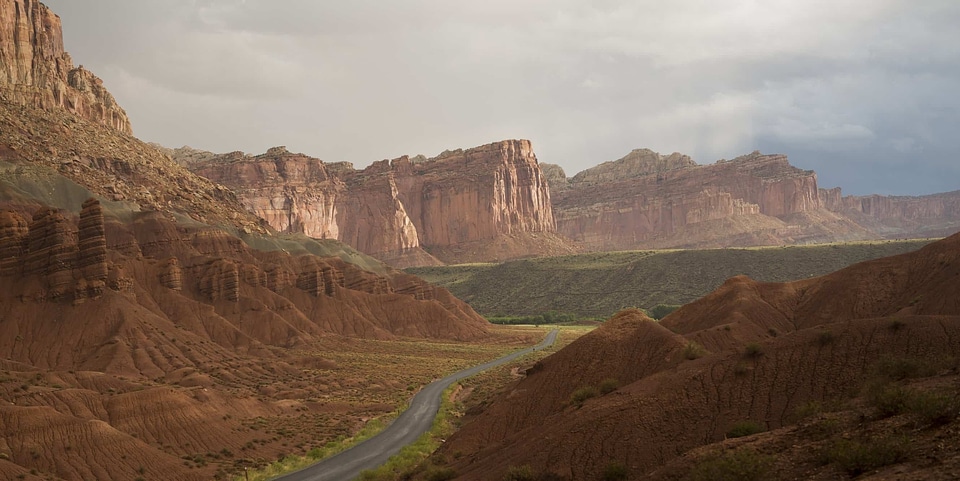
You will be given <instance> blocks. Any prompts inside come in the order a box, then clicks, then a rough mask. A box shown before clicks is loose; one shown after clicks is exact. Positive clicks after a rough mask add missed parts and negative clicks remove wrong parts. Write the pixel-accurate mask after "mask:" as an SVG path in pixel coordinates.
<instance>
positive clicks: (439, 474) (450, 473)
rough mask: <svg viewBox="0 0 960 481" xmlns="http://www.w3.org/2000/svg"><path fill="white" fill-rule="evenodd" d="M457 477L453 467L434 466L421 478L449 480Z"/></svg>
mask: <svg viewBox="0 0 960 481" xmlns="http://www.w3.org/2000/svg"><path fill="white" fill-rule="evenodd" d="M456 477H457V472H456V471H455V470H454V469H453V468H434V469H430V470H428V471H427V473H426V475H425V476H424V478H423V479H425V480H426V481H449V480H451V479H453V478H456Z"/></svg>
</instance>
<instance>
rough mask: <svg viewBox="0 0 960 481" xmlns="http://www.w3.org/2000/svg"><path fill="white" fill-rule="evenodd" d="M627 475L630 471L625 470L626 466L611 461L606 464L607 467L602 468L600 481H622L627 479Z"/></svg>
mask: <svg viewBox="0 0 960 481" xmlns="http://www.w3.org/2000/svg"><path fill="white" fill-rule="evenodd" d="M629 475H630V469H629V468H627V465H626V464H623V463H621V462H619V461H612V462H610V463H609V464H607V467H605V468H603V476H601V479H602V480H603V481H623V480H625V479H627V478H628V477H629Z"/></svg>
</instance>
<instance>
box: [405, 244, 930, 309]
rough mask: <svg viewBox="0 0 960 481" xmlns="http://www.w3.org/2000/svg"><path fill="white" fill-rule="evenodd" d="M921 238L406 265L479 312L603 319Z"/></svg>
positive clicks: (879, 252) (844, 261)
mask: <svg viewBox="0 0 960 481" xmlns="http://www.w3.org/2000/svg"><path fill="white" fill-rule="evenodd" d="M929 242H930V241H929V240H909V241H877V242H860V243H846V244H828V245H815V246H791V247H768V248H745V249H706V250H669V251H627V252H595V253H589V254H578V255H570V256H561V257H547V258H540V259H528V260H519V261H511V262H506V263H503V264H467V265H456V266H442V267H418V268H410V269H407V272H410V273H411V274H416V275H418V276H420V277H422V278H424V279H426V280H428V281H430V282H433V283H435V284H437V285H440V286H443V287H446V288H447V289H449V290H450V291H451V292H452V293H453V294H454V295H456V296H457V297H459V298H461V299H463V300H465V301H466V302H468V303H469V304H470V305H471V306H472V307H473V308H474V309H475V310H476V311H477V312H480V313H481V314H483V315H486V316H500V317H503V316H529V315H539V314H543V313H545V312H550V311H554V312H558V313H572V314H576V315H578V316H581V317H607V316H610V315H611V314H613V313H614V312H616V311H618V310H620V309H622V308H624V307H640V308H644V309H650V308H653V307H654V306H656V305H658V304H685V303H687V302H690V301H692V300H694V299H697V298H699V297H701V296H703V295H704V294H707V293H708V292H710V291H712V290H713V289H716V288H717V287H718V286H719V285H720V284H722V283H723V281H725V280H726V279H729V278H730V277H733V276H736V275H740V274H745V275H747V276H750V277H751V278H753V279H756V280H759V281H764V282H784V281H791V280H797V279H804V278H807V277H813V276H818V275H823V274H827V273H830V272H833V271H836V270H839V269H842V268H844V267H846V266H848V265H850V264H855V263H857V262H862V261H865V260H869V259H876V258H879V257H886V256H891V255H896V254H902V253H905V252H910V251H913V250H916V249H919V248H920V247H922V246H924V245H926V244H927V243H929Z"/></svg>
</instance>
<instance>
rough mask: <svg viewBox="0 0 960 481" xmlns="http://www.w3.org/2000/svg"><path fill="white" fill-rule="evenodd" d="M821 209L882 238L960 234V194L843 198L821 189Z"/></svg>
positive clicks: (835, 189) (958, 192) (838, 193)
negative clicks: (847, 218) (959, 232)
mask: <svg viewBox="0 0 960 481" xmlns="http://www.w3.org/2000/svg"><path fill="white" fill-rule="evenodd" d="M819 194H820V199H821V202H822V203H823V205H824V207H825V208H826V209H827V210H829V211H831V212H836V213H838V214H841V215H844V216H846V217H849V218H851V219H853V220H854V221H856V222H857V223H858V224H860V225H863V226H865V227H867V228H869V229H871V230H872V231H873V232H876V233H877V235H878V236H880V237H884V238H899V237H945V236H948V235H951V234H953V233H956V232H958V231H960V191H954V192H945V193H942V194H933V195H924V196H883V195H867V196H846V197H844V196H843V195H842V192H841V190H840V188H839V187H837V188H833V189H820V192H819Z"/></svg>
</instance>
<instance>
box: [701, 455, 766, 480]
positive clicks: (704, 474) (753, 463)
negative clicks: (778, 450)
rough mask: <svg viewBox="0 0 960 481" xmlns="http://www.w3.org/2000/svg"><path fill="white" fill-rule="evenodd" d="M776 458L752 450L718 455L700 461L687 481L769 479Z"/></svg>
mask: <svg viewBox="0 0 960 481" xmlns="http://www.w3.org/2000/svg"><path fill="white" fill-rule="evenodd" d="M773 461H774V458H773V457H772V456H767V455H763V454H759V453H757V452H756V451H754V450H752V449H738V450H736V451H732V452H727V453H724V454H718V455H715V456H711V457H707V458H705V459H702V460H700V461H699V462H698V463H697V464H696V465H695V466H694V467H693V469H691V470H690V472H689V473H687V476H686V477H685V478H684V480H685V481H760V480H763V479H767V474H768V473H769V472H770V470H771V469H772V467H773Z"/></svg>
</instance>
